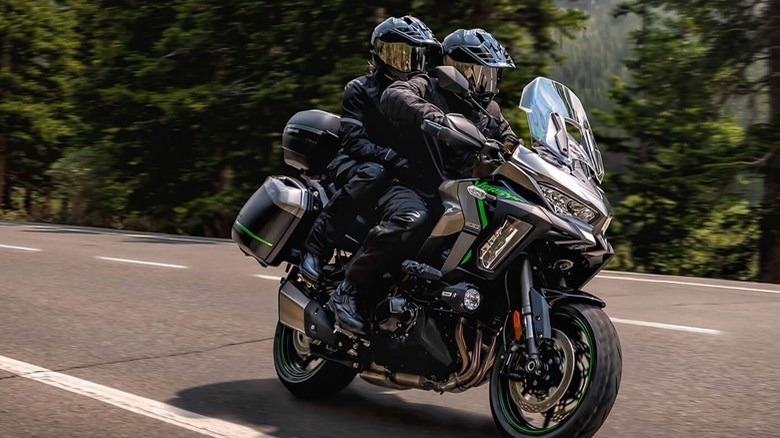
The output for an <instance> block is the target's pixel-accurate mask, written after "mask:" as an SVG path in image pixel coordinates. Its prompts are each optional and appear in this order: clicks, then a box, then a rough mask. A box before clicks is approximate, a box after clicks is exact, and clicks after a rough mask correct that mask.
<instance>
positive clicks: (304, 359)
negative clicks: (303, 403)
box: [274, 322, 357, 399]
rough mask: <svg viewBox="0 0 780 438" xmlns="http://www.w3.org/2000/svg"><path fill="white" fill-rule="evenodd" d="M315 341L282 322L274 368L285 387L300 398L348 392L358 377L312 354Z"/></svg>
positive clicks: (279, 325)
mask: <svg viewBox="0 0 780 438" xmlns="http://www.w3.org/2000/svg"><path fill="white" fill-rule="evenodd" d="M309 341H311V338H309V337H308V336H306V335H305V334H303V333H301V332H299V331H297V330H294V329H291V328H290V327H287V326H286V325H284V324H282V323H281V322H280V323H277V324H276V334H275V336H274V367H275V368H276V375H277V376H278V377H279V380H280V381H281V382H282V384H283V385H284V387H285V388H287V389H288V390H289V391H290V392H292V393H293V394H294V395H295V396H296V397H300V398H304V399H320V398H325V397H329V396H331V395H333V394H335V393H337V392H339V391H341V390H342V389H344V388H345V387H346V386H347V385H349V383H350V382H352V379H354V378H355V375H356V374H357V373H356V372H355V371H353V370H351V369H349V368H347V367H345V366H343V365H341V364H338V363H335V362H330V361H327V360H325V359H322V358H319V357H315V356H313V355H311V354H310V351H308V349H309V345H308V342H309Z"/></svg>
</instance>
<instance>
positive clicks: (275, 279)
mask: <svg viewBox="0 0 780 438" xmlns="http://www.w3.org/2000/svg"><path fill="white" fill-rule="evenodd" d="M254 277H257V278H262V279H263V280H273V281H279V280H281V279H282V277H279V276H278V275H263V274H255V275H254Z"/></svg>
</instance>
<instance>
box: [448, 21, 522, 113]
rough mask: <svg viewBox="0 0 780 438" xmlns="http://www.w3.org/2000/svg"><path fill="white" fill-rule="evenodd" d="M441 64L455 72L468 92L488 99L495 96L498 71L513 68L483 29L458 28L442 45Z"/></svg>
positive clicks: (506, 54) (505, 53)
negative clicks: (468, 89)
mask: <svg viewBox="0 0 780 438" xmlns="http://www.w3.org/2000/svg"><path fill="white" fill-rule="evenodd" d="M442 52H443V53H442V54H443V55H444V59H443V64H444V65H451V66H453V67H455V68H456V69H458V71H460V72H461V73H462V74H463V76H465V77H466V79H468V81H469V84H470V86H471V91H472V92H473V93H474V94H476V95H478V96H481V97H483V98H488V99H492V98H493V96H495V95H496V94H497V93H498V79H499V77H500V75H501V70H502V69H505V68H515V63H514V62H512V57H511V56H509V52H507V51H506V49H505V48H504V46H502V45H501V44H500V43H499V42H498V41H497V40H496V38H495V37H493V35H491V34H490V33H488V32H486V31H485V30H483V29H469V30H466V29H458V30H456V31H455V32H452V33H451V34H449V35H447V37H446V38H444V42H443V43H442Z"/></svg>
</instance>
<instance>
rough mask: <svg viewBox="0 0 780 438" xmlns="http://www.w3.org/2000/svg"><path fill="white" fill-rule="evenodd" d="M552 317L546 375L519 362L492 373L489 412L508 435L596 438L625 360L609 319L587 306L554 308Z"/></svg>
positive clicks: (500, 366)
mask: <svg viewBox="0 0 780 438" xmlns="http://www.w3.org/2000/svg"><path fill="white" fill-rule="evenodd" d="M550 317H551V322H552V328H553V338H554V340H553V341H552V342H547V343H546V344H545V345H544V346H540V347H542V348H540V355H541V358H542V360H543V362H544V363H545V364H547V365H548V367H549V369H548V371H547V372H546V373H545V374H544V375H543V376H542V377H539V376H536V375H532V374H527V373H525V372H524V371H522V368H520V369H518V368H519V367H520V364H518V363H517V362H518V361H514V359H513V361H512V362H510V364H509V365H508V366H506V367H504V366H503V365H504V364H503V363H501V364H498V363H497V364H496V367H495V368H494V370H493V372H492V374H491V378H490V410H491V413H492V414H493V420H494V421H495V423H496V426H497V427H498V429H499V430H500V431H501V433H502V435H503V436H505V437H509V438H528V437H540V436H543V437H545V438H564V437H578V438H588V437H591V436H593V435H594V434H595V433H596V431H598V430H599V428H600V427H601V425H602V424H603V423H604V421H605V420H606V418H607V415H608V414H609V412H610V410H611V409H612V405H613V404H614V403H615V399H616V398H617V393H618V388H619V387H620V378H621V374H622V363H623V359H622V353H621V350H620V341H619V339H618V335H617V331H615V327H614V326H613V325H612V322H611V321H610V320H609V317H608V316H607V315H606V314H605V313H604V312H603V311H602V310H601V309H600V308H597V307H594V306H591V305H585V304H567V305H563V306H560V307H555V308H553V309H552V310H551V311H550ZM506 354H507V353H505V352H501V355H502V356H506ZM516 356H519V355H516ZM507 371H510V372H511V373H512V374H513V375H514V376H515V377H514V379H510V378H509V377H508V376H507V374H509V373H508V372H507ZM518 375H523V376H524V377H523V379H520V380H518V378H517V376H518Z"/></svg>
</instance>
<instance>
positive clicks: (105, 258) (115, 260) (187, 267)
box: [95, 256, 189, 269]
mask: <svg viewBox="0 0 780 438" xmlns="http://www.w3.org/2000/svg"><path fill="white" fill-rule="evenodd" d="M95 258H96V259H100V260H107V261H110V262H121V263H134V264H136V265H148V266H159V267H161V268H176V269H189V266H184V265H171V264H168V263H157V262H147V261H144V260H133V259H119V258H116V257H103V256H95Z"/></svg>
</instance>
